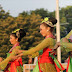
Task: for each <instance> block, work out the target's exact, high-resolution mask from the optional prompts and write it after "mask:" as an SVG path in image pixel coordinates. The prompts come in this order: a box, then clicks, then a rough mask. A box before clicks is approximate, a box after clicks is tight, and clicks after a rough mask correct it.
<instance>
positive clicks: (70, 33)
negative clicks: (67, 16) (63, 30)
mask: <svg viewBox="0 0 72 72" xmlns="http://www.w3.org/2000/svg"><path fill="white" fill-rule="evenodd" d="M71 35H72V30H71V31H70V32H69V33H68V34H67V35H66V36H65V38H67V39H69V37H70V36H71Z"/></svg>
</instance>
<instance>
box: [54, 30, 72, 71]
mask: <svg viewBox="0 0 72 72" xmlns="http://www.w3.org/2000/svg"><path fill="white" fill-rule="evenodd" d="M59 46H61V48H62V49H63V50H65V51H66V52H69V54H70V55H69V57H68V58H67V60H68V64H67V69H66V72H72V30H71V31H70V32H69V34H68V35H67V36H65V37H64V38H62V39H61V42H57V43H56V45H55V47H54V48H55V49H56V48H58V47H59Z"/></svg>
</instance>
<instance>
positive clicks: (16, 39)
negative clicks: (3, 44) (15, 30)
mask: <svg viewBox="0 0 72 72" xmlns="http://www.w3.org/2000/svg"><path fill="white" fill-rule="evenodd" d="M17 42H18V38H15V37H14V36H13V35H10V43H11V44H13V45H14V44H16V43H17Z"/></svg>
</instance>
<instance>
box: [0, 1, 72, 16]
mask: <svg viewBox="0 0 72 72" xmlns="http://www.w3.org/2000/svg"><path fill="white" fill-rule="evenodd" d="M0 5H1V6H2V7H3V9H4V10H5V11H6V12H8V11H9V13H10V15H12V16H14V17H16V16H18V14H19V13H22V12H23V11H30V10H35V9H40V8H44V9H47V10H48V11H50V12H52V11H54V10H56V0H0ZM66 6H72V0H59V7H60V8H62V7H66Z"/></svg>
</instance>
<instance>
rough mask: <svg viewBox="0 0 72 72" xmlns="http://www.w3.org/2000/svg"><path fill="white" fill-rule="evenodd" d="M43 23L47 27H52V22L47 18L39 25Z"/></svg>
mask: <svg viewBox="0 0 72 72" xmlns="http://www.w3.org/2000/svg"><path fill="white" fill-rule="evenodd" d="M43 22H44V23H46V24H47V25H49V26H50V27H54V25H53V24H52V22H50V21H49V17H45V18H44V20H43V21H42V22H41V23H43Z"/></svg>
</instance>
